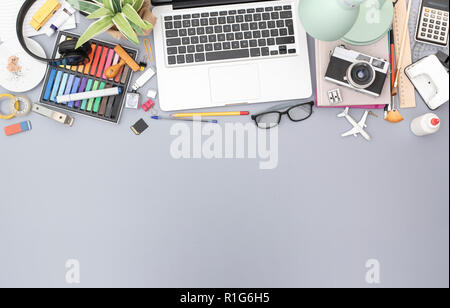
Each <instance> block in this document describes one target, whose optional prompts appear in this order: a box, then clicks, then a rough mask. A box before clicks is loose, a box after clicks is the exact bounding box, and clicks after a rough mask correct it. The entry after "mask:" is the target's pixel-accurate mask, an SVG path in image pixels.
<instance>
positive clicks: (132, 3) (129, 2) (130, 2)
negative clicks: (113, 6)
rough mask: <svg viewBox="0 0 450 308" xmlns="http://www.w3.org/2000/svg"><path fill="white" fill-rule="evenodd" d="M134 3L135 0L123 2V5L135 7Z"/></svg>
mask: <svg viewBox="0 0 450 308" xmlns="http://www.w3.org/2000/svg"><path fill="white" fill-rule="evenodd" d="M134 1H135V0H123V5H125V4H131V5H134Z"/></svg>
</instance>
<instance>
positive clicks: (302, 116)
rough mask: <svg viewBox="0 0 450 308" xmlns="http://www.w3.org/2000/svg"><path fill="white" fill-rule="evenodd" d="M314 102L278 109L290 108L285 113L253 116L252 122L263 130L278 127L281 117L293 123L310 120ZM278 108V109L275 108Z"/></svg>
mask: <svg viewBox="0 0 450 308" xmlns="http://www.w3.org/2000/svg"><path fill="white" fill-rule="evenodd" d="M313 106H314V102H309V103H302V104H298V105H294V106H289V107H285V108H282V107H278V108H281V110H284V109H286V108H288V109H287V110H285V111H280V109H278V110H270V111H266V112H263V113H260V114H257V115H252V120H253V121H255V123H256V126H258V127H259V128H261V129H270V128H274V127H275V126H278V125H279V124H280V122H281V116H283V115H287V116H288V117H289V119H290V120H291V121H293V122H301V121H304V120H306V119H308V118H309V117H310V116H311V115H312V113H313ZM275 108H277V107H275Z"/></svg>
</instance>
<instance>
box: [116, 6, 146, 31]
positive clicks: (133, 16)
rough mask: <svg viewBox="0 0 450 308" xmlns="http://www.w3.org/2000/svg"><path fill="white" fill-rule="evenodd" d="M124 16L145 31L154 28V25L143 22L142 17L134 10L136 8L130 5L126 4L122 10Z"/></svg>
mask: <svg viewBox="0 0 450 308" xmlns="http://www.w3.org/2000/svg"><path fill="white" fill-rule="evenodd" d="M122 12H123V14H124V15H125V17H126V18H128V19H129V20H130V21H131V22H133V23H134V24H135V25H137V26H139V27H141V28H142V29H144V30H150V29H152V28H153V25H152V24H151V23H149V22H148V21H144V20H142V18H141V16H139V14H138V13H137V12H136V11H135V10H134V8H133V7H132V6H131V5H130V4H126V5H125V6H124V7H123V9H122Z"/></svg>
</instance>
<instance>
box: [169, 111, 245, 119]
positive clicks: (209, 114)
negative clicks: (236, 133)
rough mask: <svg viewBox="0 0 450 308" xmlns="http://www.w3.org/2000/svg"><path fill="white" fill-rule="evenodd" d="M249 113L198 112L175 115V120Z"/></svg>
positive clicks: (173, 115)
mask: <svg viewBox="0 0 450 308" xmlns="http://www.w3.org/2000/svg"><path fill="white" fill-rule="evenodd" d="M249 114H250V112H248V111H231V112H198V113H174V114H172V115H171V116H172V117H174V118H193V117H224V116H241V115H249Z"/></svg>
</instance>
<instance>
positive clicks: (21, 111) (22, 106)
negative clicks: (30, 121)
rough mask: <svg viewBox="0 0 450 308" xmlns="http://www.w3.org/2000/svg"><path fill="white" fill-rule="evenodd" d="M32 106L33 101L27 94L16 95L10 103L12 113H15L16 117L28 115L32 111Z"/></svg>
mask: <svg viewBox="0 0 450 308" xmlns="http://www.w3.org/2000/svg"><path fill="white" fill-rule="evenodd" d="M31 107H33V104H32V103H31V101H30V99H29V98H28V97H25V96H20V95H19V96H16V99H15V101H14V102H13V101H10V103H9V110H10V112H11V113H13V114H14V115H15V116H16V117H23V116H26V115H28V114H29V113H30V112H31Z"/></svg>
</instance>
